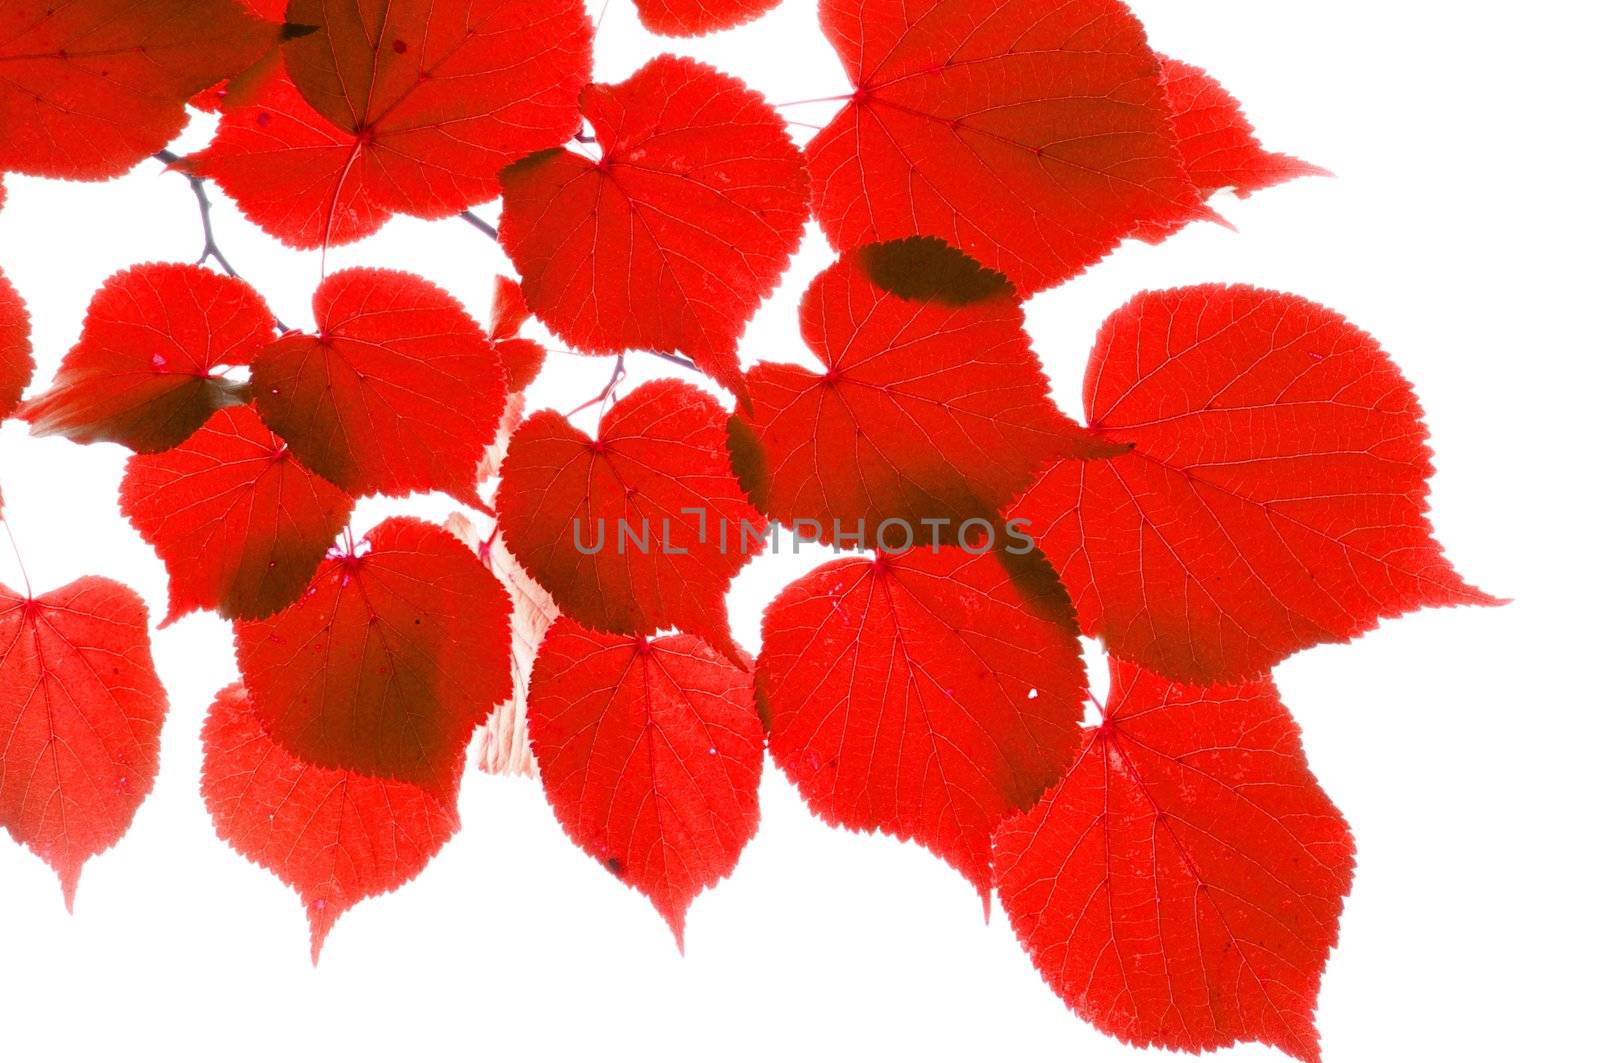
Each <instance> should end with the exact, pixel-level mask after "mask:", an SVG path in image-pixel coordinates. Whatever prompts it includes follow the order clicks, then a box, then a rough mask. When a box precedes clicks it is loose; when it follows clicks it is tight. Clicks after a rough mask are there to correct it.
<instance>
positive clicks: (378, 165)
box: [194, 0, 593, 247]
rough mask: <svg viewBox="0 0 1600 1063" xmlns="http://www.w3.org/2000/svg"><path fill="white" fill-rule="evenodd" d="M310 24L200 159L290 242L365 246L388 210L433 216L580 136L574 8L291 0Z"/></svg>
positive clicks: (585, 55)
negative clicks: (520, 163) (531, 157)
mask: <svg viewBox="0 0 1600 1063" xmlns="http://www.w3.org/2000/svg"><path fill="white" fill-rule="evenodd" d="M288 21H289V22H290V23H294V24H300V25H307V26H317V27H320V32H316V33H309V34H304V35H301V36H297V37H295V38H294V39H292V40H289V41H287V42H285V44H284V46H283V54H284V64H285V68H286V70H287V74H288V76H289V77H290V78H292V84H291V83H290V81H289V80H288V79H286V77H285V76H284V75H283V74H282V73H279V74H277V75H276V76H275V77H274V78H273V80H272V81H271V82H270V83H269V86H268V87H267V88H266V89H265V90H263V93H262V95H261V96H260V97H259V98H258V99H255V100H253V101H252V102H251V103H250V104H249V105H247V106H245V107H242V108H239V109H237V110H235V111H233V112H232V113H230V114H228V115H227V116H226V117H225V118H224V119H223V122H222V125H221V127H220V129H219V132H218V137H217V139H216V141H215V142H213V144H212V146H211V147H210V148H209V149H207V150H206V151H205V152H203V153H202V154H201V155H200V156H199V157H197V158H196V160H195V162H194V165H195V168H196V170H197V171H198V172H200V173H202V174H205V175H207V176H213V177H215V178H216V179H217V180H218V183H220V184H221V185H222V186H223V187H224V188H225V189H226V190H227V191H228V192H229V194H230V195H232V196H234V197H235V198H236V199H238V200H239V202H240V205H241V207H242V209H244V211H245V213H246V214H248V215H249V216H250V217H251V218H252V219H253V220H255V221H256V222H257V224H259V225H261V226H262V227H263V228H264V229H266V230H267V231H268V232H270V233H272V234H273V235H274V236H277V237H278V238H279V239H282V240H283V241H284V242H286V243H288V244H290V245H291V246H295V247H314V246H317V245H324V246H326V245H328V244H337V243H342V242H346V241H349V240H354V239H358V238H359V237H361V236H365V235H367V234H368V233H370V232H372V231H374V230H376V229H377V228H378V227H379V226H380V225H382V224H383V222H384V221H385V220H387V218H388V217H389V215H390V214H392V213H405V214H414V215H417V216H419V217H424V218H441V217H446V216H448V215H450V214H454V213H456V212H458V211H460V210H463V209H465V208H466V207H469V206H472V205H473V204H475V203H482V202H484V201H486V200H489V199H492V198H494V196H495V194H496V192H497V186H496V182H495V177H496V175H497V174H498V173H499V171H500V170H501V169H502V168H503V167H505V166H506V165H507V164H509V163H511V162H513V161H515V160H517V159H519V158H521V157H523V156H524V155H527V154H528V153H529V152H533V151H538V150H540V149H543V148H549V147H553V146H555V145H557V144H560V143H561V142H562V141H564V140H566V139H567V138H568V137H569V136H571V135H572V133H573V132H574V131H575V130H576V129H577V128H578V108H577V104H578V93H579V91H580V90H581V89H582V87H583V85H584V84H585V83H586V82H587V81H588V79H589V70H590V45H591V39H592V36H593V31H592V28H591V26H590V24H589V18H588V15H587V14H586V13H585V12H584V9H583V4H582V3H581V2H580V0H496V2H491V3H482V2H477V3H474V2H471V0H435V2H433V3H430V4H425V5H424V4H413V3H403V4H402V3H395V2H391V0H377V2H367V3H362V2H359V0H292V2H291V3H290V5H289V10H288Z"/></svg>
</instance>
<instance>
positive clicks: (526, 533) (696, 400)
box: [495, 380, 766, 660]
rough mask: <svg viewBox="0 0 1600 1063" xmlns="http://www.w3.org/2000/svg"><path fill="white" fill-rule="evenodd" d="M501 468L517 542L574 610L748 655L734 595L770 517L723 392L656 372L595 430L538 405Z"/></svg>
mask: <svg viewBox="0 0 1600 1063" xmlns="http://www.w3.org/2000/svg"><path fill="white" fill-rule="evenodd" d="M501 476H502V478H501V482H500V490H499V493H498V494H497V495H496V497H495V510H496V512H498V513H499V514H500V518H501V521H502V522H503V531H504V534H505V539H506V545H508V546H509V547H510V548H511V552H512V554H514V555H515V556H516V558H517V560H519V561H521V562H522V564H523V566H524V567H525V568H526V569H527V570H528V574H529V575H531V576H532V577H533V578H534V579H535V580H537V581H538V582H539V584H540V585H541V586H543V587H545V588H547V589H548V590H549V591H550V594H551V596H552V597H554V598H555V601H556V604H557V605H558V606H560V608H561V611H562V612H563V613H565V614H566V615H568V616H571V617H572V618H573V619H575V620H577V621H579V622H580V623H582V624H585V625H587V626H589V627H592V628H596V629H598V630H603V631H611V632H617V633H621V634H633V635H649V634H652V633H654V632H655V631H658V630H663V629H669V628H678V629H680V630H683V631H685V632H689V633H691V634H695V635H699V636H700V637H701V638H704V639H705V640H706V641H707V642H709V643H710V644H711V645H712V646H713V647H714V648H716V649H717V650H718V651H719V652H721V653H722V654H724V655H725V656H727V657H729V658H731V659H734V660H737V659H738V655H739V652H740V651H739V649H738V647H737V646H736V645H735V644H734V642H733V636H732V635H731V634H729V632H728V616H727V610H726V608H725V606H724V604H723V597H724V596H725V595H726V594H727V591H728V584H729V582H730V581H731V580H732V579H733V576H734V574H735V573H737V572H738V571H739V570H740V569H741V568H743V567H744V565H745V563H746V562H747V561H748V560H749V559H750V556H751V554H752V553H754V552H756V551H758V550H759V549H760V548H761V545H762V542H763V535H764V533H765V530H766V520H765V519H764V518H763V517H762V516H761V514H760V513H758V512H757V511H756V510H755V508H754V507H752V506H751V505H750V503H749V501H748V500H747V499H746V498H745V496H744V492H743V491H742V490H741V489H740V487H739V482H738V480H737V479H735V477H734V475H733V469H732V467H731V465H730V462H729V458H728V447H727V414H726V413H725V412H724V411H723V409H722V407H720V406H718V405H717V403H716V400H714V399H713V398H712V397H711V396H710V395H708V394H706V393H705V392H704V391H701V390H699V389H698V388H695V387H691V386H690V385H688V384H684V383H681V382H679V381H670V380H662V381H653V382H651V383H649V384H646V385H645V386H643V387H641V388H639V389H638V390H637V391H634V392H633V393H632V394H630V395H628V396H627V397H626V398H624V399H623V400H622V401H621V402H619V403H617V405H616V406H614V407H613V408H612V409H611V410H609V411H608V412H607V413H606V416H605V419H604V420H603V421H602V422H601V424H600V432H599V434H598V436H597V437H596V438H595V439H590V438H588V437H587V436H585V435H584V434H583V433H582V432H579V431H578V430H577V429H576V428H574V427H572V425H570V424H569V423H567V421H566V420H565V419H563V418H562V417H561V415H559V414H557V413H556V412H554V411H553V410H545V411H543V412H541V413H537V414H534V415H533V416H532V417H530V418H529V419H528V420H527V421H526V422H525V423H524V424H523V426H522V427H521V428H520V429H518V430H517V434H516V436H515V437H514V438H513V439H512V441H511V449H510V451H509V452H508V453H507V455H506V461H505V466H504V468H503V471H502V474H501Z"/></svg>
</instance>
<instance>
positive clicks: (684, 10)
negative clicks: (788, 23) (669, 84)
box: [634, 0, 778, 37]
mask: <svg viewBox="0 0 1600 1063" xmlns="http://www.w3.org/2000/svg"><path fill="white" fill-rule="evenodd" d="M634 6H636V7H637V8H638V9H639V21H640V22H642V23H644V28H645V29H647V30H649V31H650V32H651V33H662V34H666V35H667V36H669V37H698V36H700V35H701V34H703V33H711V32H713V31H715V30H725V29H731V28H732V27H734V26H738V25H742V24H743V23H746V22H753V21H754V20H756V19H758V18H760V17H761V16H762V15H765V14H766V13H767V12H768V11H771V10H772V9H773V8H775V7H777V6H778V0H634Z"/></svg>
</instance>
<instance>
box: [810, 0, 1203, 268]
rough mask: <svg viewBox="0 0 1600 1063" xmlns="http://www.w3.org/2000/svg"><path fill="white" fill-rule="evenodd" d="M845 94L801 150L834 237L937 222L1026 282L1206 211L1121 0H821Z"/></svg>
mask: <svg viewBox="0 0 1600 1063" xmlns="http://www.w3.org/2000/svg"><path fill="white" fill-rule="evenodd" d="M822 27H823V30H824V31H825V32H826V33H827V35H828V39H829V41H830V42H831V43H832V44H833V47H834V49H835V50H836V51H837V52H838V53H839V57H840V59H841V60H842V61H843V63H844V65H845V72H846V74H848V76H849V78H850V81H851V83H852V84H854V85H855V92H854V94H853V95H852V96H851V97H850V100H849V102H848V103H847V104H846V105H845V107H844V109H843V110H842V111H841V112H840V113H839V114H838V115H837V116H836V117H835V118H834V119H833V121H832V122H830V123H829V124H828V126H827V128H825V129H824V130H823V131H822V132H821V133H819V134H817V136H816V138H815V139H813V140H812V141H811V143H810V145H809V146H808V147H807V149H806V156H807V159H808V161H809V163H810V167H811V175H812V180H813V184H814V189H815V191H814V198H815V204H816V212H817V219H818V221H820V222H821V223H822V228H823V231H825V232H826V233H827V234H828V238H829V239H830V240H831V241H832V242H833V244H834V246H835V247H838V248H840V249H841V250H848V249H849V248H852V247H857V246H859V245H861V244H867V243H873V242H877V241H884V240H894V239H897V238H900V237H905V236H937V237H940V238H942V239H944V240H945V241H947V242H948V243H950V244H953V245H954V246H956V247H958V248H960V249H961V250H963V251H965V252H966V253H967V254H969V255H971V256H972V257H973V258H976V259H977V260H978V261H979V262H981V263H983V264H984V265H985V266H988V267H989V268H991V269H997V270H999V271H1000V272H1002V273H1004V274H1005V275H1006V276H1007V277H1009V278H1010V279H1011V281H1012V282H1013V283H1014V284H1016V286H1017V287H1018V289H1019V290H1021V291H1022V292H1023V293H1024V294H1029V293H1032V292H1036V291H1039V290H1040V289H1043V288H1049V287H1051V286H1053V285H1055V284H1057V283H1059V282H1060V281H1062V280H1065V279H1066V278H1067V277H1070V276H1072V275H1073V274H1076V273H1078V272H1080V271H1082V270H1083V269H1084V268H1085V267H1086V266H1088V265H1090V264H1091V263H1093V262H1095V261H1096V260H1098V259H1099V258H1100V257H1101V256H1102V255H1104V254H1105V253H1106V252H1107V251H1110V250H1111V249H1112V248H1113V247H1115V246H1116V245H1117V244H1118V243H1119V242H1120V241H1121V240H1122V239H1123V238H1125V237H1127V236H1129V235H1131V234H1132V233H1133V232H1134V231H1135V230H1137V229H1139V228H1140V227H1141V226H1144V225H1149V224H1174V223H1178V222H1181V221H1185V220H1189V219H1193V218H1197V217H1203V216H1206V213H1207V212H1206V211H1205V210H1204V208H1203V207H1202V206H1201V203H1200V197H1199V195H1198V193H1197V192H1196V191H1195V189H1194V186H1193V185H1192V184H1190V182H1189V179H1188V177H1187V175H1186V174H1185V172H1184V167H1183V159H1182V155H1181V154H1180V152H1179V149H1178V144H1177V140H1176V138H1175V137H1174V135H1173V131H1172V120H1171V116H1170V114H1169V112H1168V108H1167V100H1166V95H1165V93H1164V91H1163V89H1162V85H1161V77H1160V66H1159V63H1158V61H1157V57H1156V55H1155V53H1154V52H1152V51H1151V50H1150V47H1149V45H1148V44H1147V43H1146V42H1145V38H1144V30H1143V28H1142V27H1141V26H1140V25H1139V22H1138V20H1137V19H1136V18H1134V16H1133V14H1132V13H1131V12H1130V11H1129V10H1128V9H1127V7H1125V6H1124V5H1123V4H1122V3H1121V0H1064V2H1061V3H1051V4H1043V5H1041V4H1039V3H1037V2H1036V0H998V2H995V3H992V4H987V5H979V4H973V3H971V2H970V0H823V3H822Z"/></svg>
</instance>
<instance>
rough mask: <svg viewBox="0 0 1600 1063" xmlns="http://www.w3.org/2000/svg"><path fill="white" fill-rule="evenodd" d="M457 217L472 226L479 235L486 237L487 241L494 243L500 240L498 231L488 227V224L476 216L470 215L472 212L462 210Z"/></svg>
mask: <svg viewBox="0 0 1600 1063" xmlns="http://www.w3.org/2000/svg"><path fill="white" fill-rule="evenodd" d="M458 216H459V217H460V218H461V220H462V221H464V222H466V223H467V224H468V225H470V226H472V227H473V228H474V229H476V230H478V231H479V232H480V233H482V234H483V235H485V236H487V237H488V238H489V239H491V240H495V241H498V240H499V239H500V231H499V230H498V229H496V228H495V227H494V226H493V225H490V224H489V223H488V222H486V221H484V220H483V219H482V218H480V217H478V216H477V215H476V214H474V213H472V211H470V210H464V211H462V212H461V213H460V215H458Z"/></svg>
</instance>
